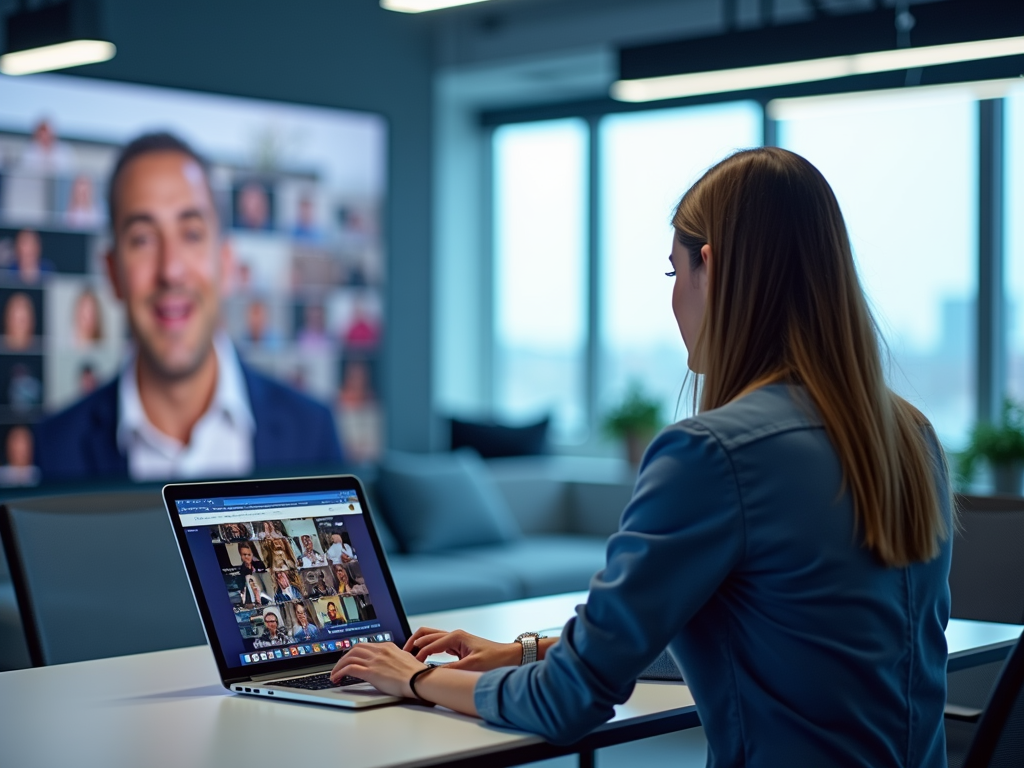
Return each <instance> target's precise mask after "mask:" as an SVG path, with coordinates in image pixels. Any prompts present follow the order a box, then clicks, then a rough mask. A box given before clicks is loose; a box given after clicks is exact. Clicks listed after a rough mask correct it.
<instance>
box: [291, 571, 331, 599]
mask: <svg viewBox="0 0 1024 768" xmlns="http://www.w3.org/2000/svg"><path fill="white" fill-rule="evenodd" d="M299 579H300V580H301V581H302V593H303V594H304V595H305V596H306V597H307V598H310V599H315V598H318V597H327V596H328V595H335V594H337V586H336V585H335V583H334V576H333V575H332V574H331V571H330V569H329V568H325V567H323V566H321V567H319V568H306V569H304V570H301V571H299Z"/></svg>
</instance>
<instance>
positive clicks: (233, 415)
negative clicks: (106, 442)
mask: <svg viewBox="0 0 1024 768" xmlns="http://www.w3.org/2000/svg"><path fill="white" fill-rule="evenodd" d="M213 351H214V354H215V355H216V356H217V385H216V389H215V390H214V393H213V399H212V400H211V401H210V406H209V408H207V409H206V413H204V414H203V417H204V418H205V416H206V415H207V414H210V413H222V414H224V415H226V416H227V418H228V419H229V420H230V421H231V423H232V424H233V425H235V426H236V427H239V428H242V429H246V430H248V431H249V433H250V434H254V433H255V432H256V419H255V418H254V417H253V415H252V405H251V403H250V402H249V388H248V387H247V386H246V383H245V374H244V373H243V372H242V364H241V362H239V359H238V354H237V353H236V352H235V347H234V345H233V344H232V343H231V340H230V339H228V337H227V336H226V335H225V334H223V333H218V334H216V335H215V336H214V338H213ZM137 361H138V353H137V350H136V349H135V348H134V347H133V348H132V350H131V351H130V352H129V354H128V359H127V360H126V361H125V364H124V367H123V368H122V369H121V377H120V380H119V381H118V399H117V445H118V447H119V448H120V449H121V451H123V452H125V451H127V450H128V447H129V446H130V444H131V439H132V436H133V435H142V436H144V437H145V438H146V439H147V441H148V442H150V443H153V444H154V445H155V446H165V447H166V448H167V449H169V450H172V449H174V448H175V447H176V448H179V449H180V447H181V446H180V444H179V443H178V441H177V440H175V439H174V438H173V437H170V436H169V435H165V434H164V433H163V432H161V431H160V430H158V429H157V428H156V427H154V426H153V424H152V423H151V422H150V420H149V417H148V416H146V411H145V409H144V408H143V407H142V398H141V396H140V395H139V379H138V374H137V371H136V364H137Z"/></svg>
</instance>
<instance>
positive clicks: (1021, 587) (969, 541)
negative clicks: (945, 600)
mask: <svg viewBox="0 0 1024 768" xmlns="http://www.w3.org/2000/svg"><path fill="white" fill-rule="evenodd" d="M957 501H958V503H959V506H960V529H959V530H957V532H956V537H955V539H954V541H953V562H952V564H951V566H950V571H949V590H950V594H951V597H952V615H953V617H954V618H957V619H974V620H975V621H998V622H1003V623H1005V624H1024V498H1015V497H1008V496H1007V497H1000V496H958V497H957Z"/></svg>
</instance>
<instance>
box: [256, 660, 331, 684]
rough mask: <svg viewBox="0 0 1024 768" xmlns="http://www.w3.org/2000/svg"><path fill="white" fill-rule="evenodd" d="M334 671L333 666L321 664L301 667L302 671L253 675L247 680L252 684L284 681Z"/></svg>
mask: <svg viewBox="0 0 1024 768" xmlns="http://www.w3.org/2000/svg"><path fill="white" fill-rule="evenodd" d="M332 669H334V665H333V664H321V665H320V666H317V667H303V668H302V669H296V670H294V671H291V672H281V671H278V672H272V673H270V674H267V675H253V676H252V677H250V678H249V679H250V680H252V681H253V682H254V683H262V682H264V681H265V680H286V679H288V678H290V677H302V676H303V675H316V674H319V673H321V672H330V671H331V670H332Z"/></svg>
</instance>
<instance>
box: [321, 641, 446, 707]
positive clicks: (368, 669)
mask: <svg viewBox="0 0 1024 768" xmlns="http://www.w3.org/2000/svg"><path fill="white" fill-rule="evenodd" d="M425 666H426V665H425V664H423V663H421V662H419V661H416V658H415V657H414V656H413V655H412V654H410V653H406V652H405V651H403V650H401V649H399V647H398V646H397V645H395V644H394V643H360V644H359V645H357V646H355V647H354V648H352V650H350V651H348V652H347V653H346V654H345V655H344V656H342V657H341V658H340V659H338V663H337V664H335V665H334V669H332V670H331V680H332V681H334V682H338V681H339V680H341V678H343V677H344V676H345V675H352V676H353V677H358V678H359V679H360V680H365V681H366V682H368V683H370V685H372V686H373V687H374V688H376V689H377V690H378V691H383V692H384V693H388V694H391V695H392V696H405V697H406V698H412V697H413V692H412V691H411V690H410V689H409V678H410V677H412V676H413V674H414V673H416V672H418V671H419V670H421V669H424V668H425Z"/></svg>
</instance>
